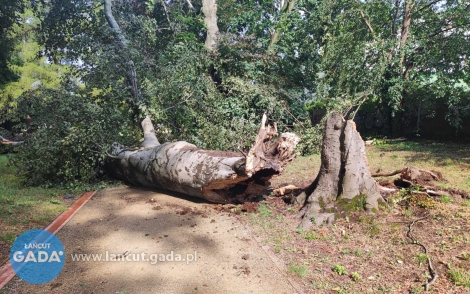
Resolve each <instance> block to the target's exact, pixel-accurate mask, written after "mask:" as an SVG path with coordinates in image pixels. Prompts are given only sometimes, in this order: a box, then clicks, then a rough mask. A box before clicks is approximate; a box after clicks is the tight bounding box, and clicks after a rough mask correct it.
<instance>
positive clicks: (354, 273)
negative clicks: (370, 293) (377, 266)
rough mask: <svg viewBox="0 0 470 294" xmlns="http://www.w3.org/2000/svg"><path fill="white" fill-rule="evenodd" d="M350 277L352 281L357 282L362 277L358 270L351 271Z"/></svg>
mask: <svg viewBox="0 0 470 294" xmlns="http://www.w3.org/2000/svg"><path fill="white" fill-rule="evenodd" d="M351 279H353V281H354V282H357V281H359V280H360V279H362V276H361V275H360V274H359V273H358V272H353V273H352V274H351Z"/></svg>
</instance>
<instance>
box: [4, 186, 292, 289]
mask: <svg viewBox="0 0 470 294" xmlns="http://www.w3.org/2000/svg"><path fill="white" fill-rule="evenodd" d="M197 201H198V200H195V199H183V198H181V195H178V197H173V196H170V195H166V194H162V193H157V192H154V191H149V190H142V189H137V188H128V187H120V188H114V189H107V190H103V191H100V192H98V193H97V194H96V195H95V196H94V197H93V198H92V200H91V201H89V202H88V203H87V204H86V205H85V206H84V207H83V208H82V209H81V210H80V211H79V212H78V213H77V214H76V215H75V217H74V218H73V219H72V220H71V221H70V222H69V223H68V224H67V225H66V226H65V227H64V228H63V229H62V230H61V231H60V232H59V233H58V234H57V236H58V237H59V238H60V240H61V241H62V243H63V245H64V247H65V250H66V254H67V255H66V256H67V257H66V258H67V259H66V262H65V266H64V269H63V270H62V272H61V274H60V275H59V276H58V277H57V278H56V279H54V280H53V281H51V282H49V283H47V284H44V285H30V284H27V283H25V282H22V281H21V280H19V279H18V278H15V279H14V280H12V281H11V282H10V283H9V284H8V285H7V286H8V290H7V293H121V294H123V293H297V291H296V290H295V288H298V287H295V288H294V286H293V284H292V283H293V282H292V281H289V280H288V276H287V275H286V274H285V272H286V270H285V268H284V267H285V266H284V265H282V264H281V263H280V262H278V261H273V259H272V257H271V256H270V255H268V253H266V251H265V250H264V249H263V248H262V247H261V246H260V245H259V243H258V242H257V241H256V239H255V238H254V236H253V235H252V233H251V230H250V229H249V227H248V226H247V225H245V224H243V223H242V222H241V221H240V220H239V219H238V218H237V217H236V216H229V215H227V214H223V213H218V212H217V211H215V210H214V209H212V208H211V205H209V204H206V203H203V202H199V203H198V202H197ZM171 251H173V259H174V260H176V259H177V258H178V255H177V254H180V255H181V259H191V258H192V259H194V261H192V262H188V261H187V260H186V261H179V262H178V261H161V259H162V256H161V255H155V254H164V255H165V259H171V255H169V254H171ZM106 252H108V260H109V259H110V258H111V257H113V256H112V254H115V255H120V256H119V257H120V258H122V259H125V258H126V259H128V260H131V261H107V262H106V261H101V262H99V261H88V262H87V261H83V260H82V261H73V260H72V256H71V254H102V256H101V257H102V258H105V256H106ZM142 253H145V256H144V257H145V258H149V259H153V261H156V263H155V264H152V263H154V262H152V261H151V260H150V261H142ZM152 254H153V256H152ZM167 255H168V256H167ZM156 257H158V260H155V258H156ZM133 259H134V260H137V259H139V260H140V261H132V260H133ZM274 260H275V259H274ZM275 263H276V264H275Z"/></svg>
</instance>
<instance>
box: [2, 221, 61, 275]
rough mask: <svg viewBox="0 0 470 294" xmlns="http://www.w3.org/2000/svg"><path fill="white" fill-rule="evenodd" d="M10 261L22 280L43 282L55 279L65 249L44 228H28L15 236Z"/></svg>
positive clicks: (59, 269)
mask: <svg viewBox="0 0 470 294" xmlns="http://www.w3.org/2000/svg"><path fill="white" fill-rule="evenodd" d="M10 262H11V265H12V268H13V270H14V271H15V273H16V274H17V275H18V277H20V278H21V279H22V280H23V281H25V282H28V283H31V284H44V283H47V282H49V281H52V280H53V279H55V278H56V277H57V276H58V275H59V273H60V272H61V271H62V268H63V267H64V263H65V250H64V246H63V245H62V242H60V240H59V238H57V237H56V236H55V235H53V234H51V233H50V232H48V231H45V230H39V229H35V230H30V231H27V232H25V233H23V234H21V235H20V236H19V237H18V238H16V240H15V242H14V243H13V246H12V247H11V250H10Z"/></svg>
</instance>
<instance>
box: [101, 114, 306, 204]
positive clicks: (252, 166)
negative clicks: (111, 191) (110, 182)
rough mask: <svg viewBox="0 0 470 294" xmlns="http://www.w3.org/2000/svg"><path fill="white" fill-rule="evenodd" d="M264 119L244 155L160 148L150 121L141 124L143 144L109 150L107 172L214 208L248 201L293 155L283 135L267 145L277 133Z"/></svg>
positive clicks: (293, 140) (292, 140)
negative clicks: (192, 197)
mask: <svg viewBox="0 0 470 294" xmlns="http://www.w3.org/2000/svg"><path fill="white" fill-rule="evenodd" d="M265 122H266V116H263V120H262V123H261V126H260V129H259V132H258V135H257V137H256V140H255V143H254V144H253V146H252V148H251V149H250V151H249V152H248V154H247V155H244V154H243V153H235V152H223V151H212V150H202V149H199V148H197V147H196V146H195V145H193V144H190V143H187V142H181V141H180V142H172V143H163V144H159V143H158V140H157V139H156V137H155V131H154V129H153V125H152V123H151V121H150V119H149V118H148V117H147V118H145V119H144V120H143V122H142V127H143V129H144V138H145V139H144V142H143V143H142V147H141V148H138V149H135V148H134V149H129V148H125V147H123V146H121V145H119V144H114V146H113V150H112V151H111V153H112V154H110V156H109V160H108V163H107V165H106V169H107V170H108V171H109V172H110V173H111V174H112V175H113V176H114V177H116V178H118V179H120V180H124V181H126V182H128V183H132V184H134V185H142V186H146V187H154V188H161V189H166V190H171V191H176V192H181V193H185V194H188V195H191V196H196V197H201V198H204V199H206V200H208V201H211V202H216V203H241V202H245V201H251V200H253V199H254V198H257V197H258V196H259V193H260V192H261V191H262V190H263V189H265V188H266V187H268V186H269V185H270V179H271V177H272V176H273V175H275V174H279V173H280V172H281V171H282V169H283V167H284V166H285V165H286V164H287V163H288V162H290V161H291V160H292V159H293V158H294V157H295V155H296V154H292V152H293V149H294V148H295V146H296V145H297V143H298V142H299V141H300V139H299V137H298V136H297V135H295V134H292V133H283V134H281V135H280V136H279V137H278V139H277V140H276V141H275V142H274V144H272V143H271V141H272V138H273V136H274V135H275V133H276V132H275V131H276V128H275V127H274V128H272V127H271V126H265Z"/></svg>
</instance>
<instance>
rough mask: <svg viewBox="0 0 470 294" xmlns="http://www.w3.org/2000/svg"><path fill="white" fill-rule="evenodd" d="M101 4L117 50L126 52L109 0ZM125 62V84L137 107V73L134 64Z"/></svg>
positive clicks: (139, 101) (138, 98) (124, 39)
mask: <svg viewBox="0 0 470 294" xmlns="http://www.w3.org/2000/svg"><path fill="white" fill-rule="evenodd" d="M103 4H104V15H105V17H106V21H107V22H108V25H109V26H110V27H111V29H112V30H113V32H114V35H115V36H116V38H117V41H118V46H119V48H120V49H122V50H127V41H126V38H125V37H124V34H123V33H122V31H121V28H120V27H119V24H118V23H117V21H116V19H115V18H114V16H113V11H112V5H111V0H104V3H103ZM126 56H127V55H126ZM126 62H127V65H128V71H127V83H128V84H129V86H130V87H131V88H132V96H133V98H134V103H135V105H136V106H137V105H138V104H140V103H142V99H141V94H140V91H139V87H138V85H137V73H136V70H135V65H134V62H133V61H132V60H131V59H129V58H127V60H126Z"/></svg>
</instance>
